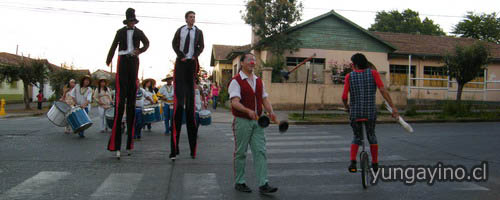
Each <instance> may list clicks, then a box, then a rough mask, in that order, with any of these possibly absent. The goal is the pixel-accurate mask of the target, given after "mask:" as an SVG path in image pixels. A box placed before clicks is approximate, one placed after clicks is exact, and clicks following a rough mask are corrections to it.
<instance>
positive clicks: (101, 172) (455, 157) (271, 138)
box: [0, 116, 500, 200]
mask: <svg viewBox="0 0 500 200" xmlns="http://www.w3.org/2000/svg"><path fill="white" fill-rule="evenodd" d="M93 117H94V118H95V116H93ZM414 128H415V130H416V133H415V134H414V135H408V134H406V133H404V132H403V130H402V129H401V128H400V127H398V126H397V125H396V124H381V125H378V126H377V134H378V139H379V143H380V149H381V153H380V154H381V155H380V160H381V161H380V163H381V164H384V165H396V164H398V165H419V164H422V165H435V164H436V163H437V162H438V161H441V162H443V163H444V164H452V165H459V164H460V165H463V166H465V167H467V168H471V167H472V166H474V165H478V164H480V162H481V161H488V162H489V170H488V172H489V180H488V181H486V182H437V183H435V184H434V185H433V186H428V185H427V184H426V183H416V184H415V185H413V186H406V185H404V184H403V183H401V182H391V183H389V182H379V183H378V184H377V185H375V186H372V187H369V188H368V189H367V190H364V189H363V188H362V187H361V184H360V176H359V174H350V173H348V172H347V170H346V167H347V164H348V162H347V161H348V154H349V143H350V140H351V135H352V133H351V129H350V127H349V126H348V125H332V126H291V127H290V130H289V132H287V133H286V134H284V135H280V134H278V133H277V127H275V126H274V127H270V128H268V130H267V146H268V148H267V151H268V162H269V175H270V177H269V179H270V183H271V184H272V185H275V186H278V187H279V191H278V193H276V194H274V195H269V196H262V195H259V194H258V193H257V192H254V193H251V194H242V193H238V192H236V191H234V189H233V183H232V177H233V168H232V156H233V149H234V144H233V140H232V138H233V137H232V131H231V125H230V124H228V123H216V124H213V125H211V126H207V127H202V128H201V129H200V135H199V146H198V148H199V152H198V158H197V159H196V160H192V159H191V158H189V150H188V145H187V136H186V134H185V132H183V134H182V137H181V154H180V158H179V159H178V160H177V161H176V162H175V163H172V162H170V161H169V160H168V154H169V137H165V136H164V135H162V134H161V132H162V129H163V125H161V124H154V126H153V131H152V132H144V135H145V136H144V138H143V140H142V141H138V142H136V143H135V144H136V150H135V152H134V154H133V155H132V156H130V157H124V158H123V159H122V160H120V161H118V160H116V159H114V158H113V157H112V154H111V153H110V152H107V151H106V150H105V147H106V143H107V139H108V137H109V135H108V134H106V133H98V132H97V130H96V128H95V126H94V127H91V129H90V130H89V131H87V134H86V135H87V137H86V138H85V139H80V138H78V137H77V136H76V135H73V134H71V135H65V134H64V133H63V129H62V128H59V127H55V126H53V125H52V124H50V123H49V122H48V120H47V119H46V118H45V117H29V118H15V119H0V177H1V181H0V200H4V199H23V200H26V199H47V200H48V199H51V200H52V199H61V200H62V199H65V200H66V199H82V200H83V199H228V200H232V199H243V200H246V199H248V200H250V199H287V200H288V199H315V200H316V199H453V200H457V199H500V170H499V167H500V154H499V153H498V152H500V135H499V133H500V126H498V123H446V124H416V125H414ZM184 130H185V129H184ZM248 158H249V159H248V162H247V166H248V168H247V177H248V178H247V181H248V185H249V186H250V187H251V188H252V189H254V191H255V190H257V186H256V180H255V178H254V176H253V174H254V170H253V167H252V161H251V155H249V157H248Z"/></svg>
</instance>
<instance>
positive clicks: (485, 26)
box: [452, 12, 500, 44]
mask: <svg viewBox="0 0 500 200" xmlns="http://www.w3.org/2000/svg"><path fill="white" fill-rule="evenodd" d="M465 18H466V19H464V20H462V21H461V22H459V23H458V24H457V25H456V26H455V27H454V29H453V32H452V33H454V34H457V35H459V36H460V37H467V38H474V39H478V40H483V41H487V42H494V43H497V44H500V17H498V13H496V12H493V13H491V14H482V15H476V14H474V13H472V12H468V13H467V15H466V16H465Z"/></svg>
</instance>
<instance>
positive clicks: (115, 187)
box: [90, 173, 143, 200]
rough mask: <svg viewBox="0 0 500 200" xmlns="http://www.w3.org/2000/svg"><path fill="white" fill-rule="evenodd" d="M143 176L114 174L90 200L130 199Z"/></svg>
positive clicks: (137, 174)
mask: <svg viewBox="0 0 500 200" xmlns="http://www.w3.org/2000/svg"><path fill="white" fill-rule="evenodd" d="M142 176H143V174H139V173H113V174H111V175H109V176H108V178H106V180H105V181H104V182H103V183H102V184H101V185H100V186H99V188H97V190H96V191H95V192H94V193H93V194H92V195H90V197H91V198H90V199H91V200H98V199H109V200H114V199H116V200H120V199H123V200H126V199H130V197H131V196H132V195H133V194H134V191H135V189H136V188H137V186H138V184H139V182H140V181H141V179H142Z"/></svg>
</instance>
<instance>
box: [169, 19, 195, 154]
mask: <svg viewBox="0 0 500 200" xmlns="http://www.w3.org/2000/svg"><path fill="white" fill-rule="evenodd" d="M184 17H185V19H186V23H187V24H186V25H184V26H182V27H180V28H179V29H177V31H176V32H175V36H174V39H173V40H172V48H173V49H174V51H175V53H176V54H177V59H176V61H175V68H174V93H175V96H174V119H173V133H172V135H171V137H170V149H171V151H170V156H169V157H170V159H172V161H175V158H176V156H177V155H178V154H179V134H180V132H181V125H182V115H183V113H184V112H186V126H187V132H188V139H189V147H190V150H191V158H193V159H195V158H196V140H197V138H198V136H197V135H198V128H197V126H196V121H195V110H194V103H195V100H194V97H195V95H194V80H195V77H196V76H197V75H198V72H199V64H198V56H199V55H200V54H201V52H203V48H204V43H203V32H202V31H201V30H200V29H199V28H198V27H196V26H194V22H195V13H194V12H193V11H188V12H186V15H185V16H184Z"/></svg>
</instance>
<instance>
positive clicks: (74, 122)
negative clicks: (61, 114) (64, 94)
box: [66, 107, 92, 133]
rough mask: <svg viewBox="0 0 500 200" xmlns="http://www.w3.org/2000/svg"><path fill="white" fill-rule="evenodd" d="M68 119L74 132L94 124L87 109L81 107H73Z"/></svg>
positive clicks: (67, 115)
mask: <svg viewBox="0 0 500 200" xmlns="http://www.w3.org/2000/svg"><path fill="white" fill-rule="evenodd" d="M66 120H67V121H68V124H69V125H70V126H71V128H72V129H73V132H74V133H78V132H81V131H84V130H85V129H87V128H89V127H90V126H92V121H91V120H90V118H89V115H87V113H86V112H85V110H83V109H81V108H80V107H73V108H72V109H71V112H69V113H67V114H66Z"/></svg>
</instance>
